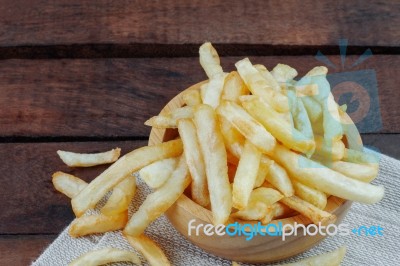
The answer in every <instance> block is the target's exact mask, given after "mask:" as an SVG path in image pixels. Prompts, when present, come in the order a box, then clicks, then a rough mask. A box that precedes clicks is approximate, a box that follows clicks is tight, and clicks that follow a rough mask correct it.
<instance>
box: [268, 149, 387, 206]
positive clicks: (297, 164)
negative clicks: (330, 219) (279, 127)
mask: <svg viewBox="0 0 400 266" xmlns="http://www.w3.org/2000/svg"><path fill="white" fill-rule="evenodd" d="M273 158H274V159H275V160H276V161H278V162H279V163H280V164H282V165H283V166H284V167H285V168H286V170H287V171H288V172H289V173H290V176H292V177H293V178H296V179H297V180H298V181H300V182H301V183H303V184H305V185H308V186H310V187H313V188H316V189H318V190H320V191H322V192H325V193H327V194H329V195H334V196H337V197H340V198H343V199H348V200H353V201H358V202H363V203H370V204H371V203H376V202H378V201H380V200H381V199H382V197H383V194H384V188H383V187H382V186H374V185H371V184H368V183H364V182H361V181H359V180H355V179H352V178H349V177H347V176H345V175H343V174H341V173H338V172H336V171H334V170H331V169H329V168H327V167H325V166H323V165H321V164H319V163H316V162H314V161H312V160H310V159H308V158H306V157H304V156H301V155H299V154H296V153H294V152H292V151H290V150H288V149H287V148H286V147H284V146H282V145H279V144H278V145H277V146H276V148H275V152H274V154H273Z"/></svg>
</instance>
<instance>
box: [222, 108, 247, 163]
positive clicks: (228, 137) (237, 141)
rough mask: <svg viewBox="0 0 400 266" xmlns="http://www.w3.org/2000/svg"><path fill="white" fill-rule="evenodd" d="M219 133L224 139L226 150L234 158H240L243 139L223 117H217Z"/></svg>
mask: <svg viewBox="0 0 400 266" xmlns="http://www.w3.org/2000/svg"><path fill="white" fill-rule="evenodd" d="M219 122H220V128H221V133H222V136H223V138H224V143H225V147H226V149H227V150H228V151H229V152H230V153H231V154H232V155H234V156H235V157H236V158H240V156H241V154H242V150H243V145H244V142H245V138H244V137H243V135H242V134H240V132H239V131H238V130H237V129H236V128H235V127H234V126H233V125H232V124H231V123H230V122H229V121H228V120H227V119H226V118H224V117H223V116H219Z"/></svg>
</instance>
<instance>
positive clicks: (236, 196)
mask: <svg viewBox="0 0 400 266" xmlns="http://www.w3.org/2000/svg"><path fill="white" fill-rule="evenodd" d="M260 160H261V152H260V151H259V150H258V149H257V148H256V147H255V146H254V145H253V144H252V143H251V142H249V141H246V142H245V145H244V149H243V153H242V156H241V157H240V160H239V165H238V168H237V170H236V175H235V179H234V181H233V191H232V195H233V198H232V200H233V207H235V208H236V209H239V210H242V209H244V208H245V207H246V206H247V203H248V202H249V198H250V194H251V191H252V190H253V187H254V184H255V181H256V178H257V173H258V168H259V166H260Z"/></svg>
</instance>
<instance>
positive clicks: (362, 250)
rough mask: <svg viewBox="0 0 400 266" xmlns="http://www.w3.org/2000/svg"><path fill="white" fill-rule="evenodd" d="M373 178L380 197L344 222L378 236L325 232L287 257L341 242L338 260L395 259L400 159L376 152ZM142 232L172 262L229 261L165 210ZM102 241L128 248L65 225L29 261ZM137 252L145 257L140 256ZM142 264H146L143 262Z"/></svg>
mask: <svg viewBox="0 0 400 266" xmlns="http://www.w3.org/2000/svg"><path fill="white" fill-rule="evenodd" d="M394 145H396V144H394ZM373 183H374V184H383V185H384V186H385V197H384V199H383V200H382V201H381V202H379V203H377V204H374V205H364V204H359V203H354V204H353V205H352V207H351V210H350V211H349V213H348V214H347V216H346V217H345V219H344V221H343V223H348V224H350V226H353V227H358V226H361V225H366V226H371V225H380V226H381V227H383V229H384V231H383V232H384V235H383V236H356V235H354V234H350V235H348V236H339V235H337V236H333V237H328V238H326V239H325V240H324V241H323V242H321V243H320V244H319V245H318V246H316V247H314V248H312V249H311V250H309V251H307V252H305V253H303V254H300V255H298V256H297V257H295V258H292V259H290V260H288V261H287V262H289V261H295V260H298V259H301V258H304V257H308V256H311V255H315V254H319V253H322V252H326V251H330V250H333V249H335V248H336V247H338V246H341V245H346V246H347V248H348V250H347V254H346V257H345V259H344V262H343V264H342V265H369V266H372V265H380V266H382V265H385V266H386V265H400V249H399V246H400V243H399V242H400V233H399V229H400V211H399V209H400V207H399V205H400V199H399V198H400V192H399V190H400V161H398V160H395V159H393V158H390V157H388V156H385V155H380V170H379V176H378V178H377V179H376V180H375V181H373ZM138 187H139V188H138V193H137V195H135V199H134V202H133V204H132V207H131V209H130V212H131V213H132V212H133V211H134V209H135V208H137V206H139V204H140V202H141V201H143V198H144V197H145V195H146V194H148V193H149V192H150V190H149V189H148V188H147V187H146V186H145V185H144V184H143V183H142V182H141V181H139V182H138ZM353 227H351V228H353ZM146 234H147V235H148V236H149V237H151V238H152V239H154V240H155V241H156V242H157V243H158V244H159V245H160V246H161V247H162V249H163V250H164V252H165V253H166V255H167V257H168V258H169V260H170V261H171V263H172V265H191V266H194V265H231V262H230V261H228V260H224V259H221V258H218V257H216V256H213V255H211V254H208V253H206V252H204V251H202V250H201V249H200V248H198V247H196V246H194V245H192V244H191V243H190V242H189V241H187V240H186V239H185V238H184V237H182V236H181V235H180V234H179V233H178V232H177V231H176V230H175V229H174V228H173V227H172V226H171V224H170V223H169V222H168V220H167V219H166V218H165V217H164V216H163V217H160V218H159V219H158V220H157V221H155V222H154V223H152V224H151V225H150V226H149V227H148V229H147V230H146ZM103 247H116V248H122V249H128V250H133V249H132V248H131V247H130V246H129V244H128V243H127V242H126V240H125V239H124V238H123V237H122V236H121V233H120V232H111V233H106V234H104V235H95V236H88V237H81V238H77V239H73V238H71V237H69V235H68V227H67V228H66V229H65V230H64V231H63V232H62V233H61V234H60V236H59V237H58V238H57V239H56V240H55V241H54V242H53V243H52V244H51V245H50V246H49V247H47V249H46V250H45V251H44V252H43V254H42V255H41V256H40V257H39V258H38V259H37V260H36V261H34V262H33V264H32V265H35V266H39V265H41V266H42V265H43V266H44V265H46V266H47V265H49V266H56V265H68V263H69V262H71V261H72V260H73V259H75V258H77V257H79V256H80V255H81V254H83V253H85V252H87V251H89V250H93V249H100V248H103ZM141 258H142V261H143V262H145V259H144V258H143V257H141ZM119 265H128V264H124V263H121V264H119ZM144 265H147V264H146V263H144Z"/></svg>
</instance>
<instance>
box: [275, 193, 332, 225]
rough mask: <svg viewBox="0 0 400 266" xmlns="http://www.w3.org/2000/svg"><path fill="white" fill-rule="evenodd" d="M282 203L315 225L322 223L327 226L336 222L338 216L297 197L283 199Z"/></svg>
mask: <svg viewBox="0 0 400 266" xmlns="http://www.w3.org/2000/svg"><path fill="white" fill-rule="evenodd" d="M280 202H282V203H283V204H285V205H287V206H288V207H289V208H291V209H293V210H295V211H298V212H299V213H301V214H302V215H304V216H305V217H307V218H308V219H310V220H311V221H312V222H313V223H314V224H318V223H321V224H322V225H327V224H331V223H333V222H335V220H336V216H335V215H334V214H331V213H329V212H326V211H323V210H321V209H318V208H317V207H315V206H314V205H312V204H311V203H308V202H307V201H305V200H302V199H300V198H299V197H297V196H291V197H289V198H283V199H281V200H280Z"/></svg>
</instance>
